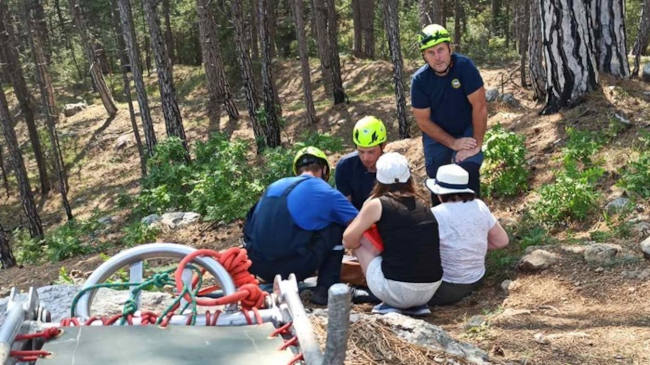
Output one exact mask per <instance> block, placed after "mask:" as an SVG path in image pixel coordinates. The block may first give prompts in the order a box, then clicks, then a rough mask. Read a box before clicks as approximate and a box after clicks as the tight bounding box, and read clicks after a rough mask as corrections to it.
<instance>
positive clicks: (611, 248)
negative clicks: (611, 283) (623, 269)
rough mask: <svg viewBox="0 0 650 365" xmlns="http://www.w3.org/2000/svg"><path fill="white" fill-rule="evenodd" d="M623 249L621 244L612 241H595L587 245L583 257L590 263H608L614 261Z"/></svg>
mask: <svg viewBox="0 0 650 365" xmlns="http://www.w3.org/2000/svg"><path fill="white" fill-rule="evenodd" d="M621 249H622V248H621V246H619V245H615V244H611V243H593V244H591V245H589V246H587V248H586V249H585V252H584V254H583V257H584V259H585V261H586V262H587V263H589V264H593V265H607V264H611V263H612V261H613V260H614V257H615V256H616V254H618V253H619V252H620V251H621Z"/></svg>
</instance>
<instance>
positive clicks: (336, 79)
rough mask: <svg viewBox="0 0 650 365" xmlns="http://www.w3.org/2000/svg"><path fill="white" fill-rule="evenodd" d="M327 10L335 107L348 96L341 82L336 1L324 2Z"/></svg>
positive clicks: (327, 0)
mask: <svg viewBox="0 0 650 365" xmlns="http://www.w3.org/2000/svg"><path fill="white" fill-rule="evenodd" d="M324 3H325V7H326V9H327V35H328V48H329V49H328V53H329V57H330V59H331V62H330V64H331V66H332V94H333V97H334V105H336V104H340V103H344V102H345V99H346V96H345V92H344V90H343V80H341V60H340V59H339V46H338V26H337V19H336V17H337V16H336V6H335V3H334V0H324Z"/></svg>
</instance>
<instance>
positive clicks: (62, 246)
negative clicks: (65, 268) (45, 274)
mask: <svg viewBox="0 0 650 365" xmlns="http://www.w3.org/2000/svg"><path fill="white" fill-rule="evenodd" d="M99 228H100V224H99V223H97V221H96V220H95V219H91V220H89V221H77V220H72V221H68V222H66V223H65V224H64V225H62V226H59V227H57V228H56V229H54V230H53V231H50V232H48V233H47V234H46V235H45V252H46V254H47V257H48V259H49V260H50V261H61V260H65V259H67V258H70V257H74V256H77V255H83V254H86V253H89V252H92V251H93V247H92V245H90V244H89V243H90V241H91V240H92V238H91V237H89V236H90V235H92V234H93V233H94V232H95V231H96V230H97V229H99Z"/></svg>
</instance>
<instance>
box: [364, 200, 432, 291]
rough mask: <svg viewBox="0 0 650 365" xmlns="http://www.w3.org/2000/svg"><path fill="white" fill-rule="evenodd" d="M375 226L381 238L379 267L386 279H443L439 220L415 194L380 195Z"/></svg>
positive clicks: (411, 280)
mask: <svg viewBox="0 0 650 365" xmlns="http://www.w3.org/2000/svg"><path fill="white" fill-rule="evenodd" d="M379 201H380V202H381V209H382V212H381V219H379V221H377V229H378V230H379V234H380V235H381V238H382V240H383V241H384V251H383V252H382V253H381V257H382V259H383V261H382V264H381V269H382V271H383V272H384V277H386V279H390V280H395V281H403V282H409V283H432V282H436V281H438V280H440V279H441V278H442V266H441V264H440V238H439V236H438V222H437V221H436V218H435V217H434V216H433V213H431V210H430V209H428V208H427V207H425V206H424V205H422V203H420V202H419V201H417V199H415V198H414V197H405V198H398V199H395V198H392V197H389V196H383V197H381V198H379Z"/></svg>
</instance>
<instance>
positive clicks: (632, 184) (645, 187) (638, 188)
mask: <svg viewBox="0 0 650 365" xmlns="http://www.w3.org/2000/svg"><path fill="white" fill-rule="evenodd" d="M620 174H621V178H620V179H619V180H618V181H617V182H616V185H617V186H619V187H621V188H623V189H625V190H626V191H627V192H628V193H634V194H638V195H639V196H641V197H643V198H649V197H650V152H648V151H647V150H646V151H645V152H643V153H641V156H639V158H638V159H637V160H634V161H630V162H628V164H627V165H625V166H624V167H623V168H622V169H621V171H620Z"/></svg>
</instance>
